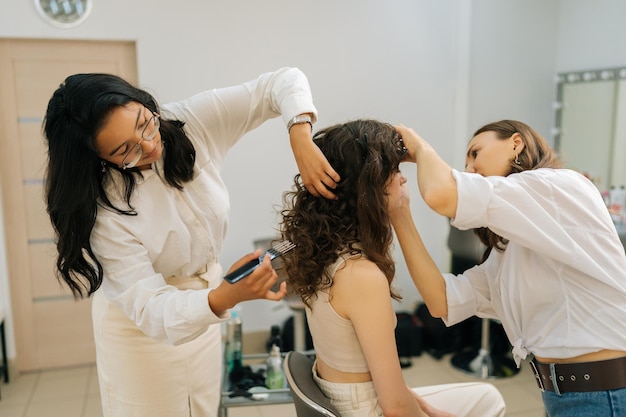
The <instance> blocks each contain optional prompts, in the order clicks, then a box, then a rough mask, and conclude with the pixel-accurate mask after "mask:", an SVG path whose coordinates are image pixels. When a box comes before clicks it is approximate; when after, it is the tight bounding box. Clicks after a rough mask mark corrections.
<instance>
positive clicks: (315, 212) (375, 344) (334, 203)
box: [281, 120, 505, 417]
mask: <svg viewBox="0 0 626 417" xmlns="http://www.w3.org/2000/svg"><path fill="white" fill-rule="evenodd" d="M313 141H314V142H315V143H316V144H317V145H318V147H319V148H320V149H321V150H322V152H323V153H324V155H326V158H327V159H328V161H329V162H330V163H331V165H332V166H334V167H335V168H336V169H337V171H338V172H339V174H340V176H341V180H340V181H339V183H338V184H337V187H336V188H335V190H334V191H335V194H336V196H337V199H336V200H327V199H321V198H316V197H315V196H314V195H312V193H311V192H309V190H307V188H306V187H305V186H304V185H303V183H302V179H301V177H300V176H299V175H298V176H296V177H295V186H294V189H293V190H292V191H291V192H288V193H286V194H285V196H284V200H285V201H284V204H285V207H284V210H283V212H282V215H283V220H282V223H281V232H282V236H283V238H285V239H289V240H291V241H292V242H294V243H295V244H296V247H295V249H293V250H292V251H291V252H289V253H287V254H285V255H284V256H283V260H284V264H285V268H286V271H285V272H286V276H287V277H288V278H287V284H288V287H289V290H290V291H293V293H295V294H298V295H299V296H300V297H301V298H302V301H303V303H304V304H305V311H306V316H307V323H308V326H309V329H310V331H311V336H312V338H313V345H314V348H315V353H316V361H315V364H314V365H313V376H314V378H315V381H316V382H317V384H318V385H319V387H320V389H321V390H322V391H323V392H324V394H326V396H327V397H329V398H330V401H331V403H332V404H333V405H334V406H335V407H336V408H337V410H338V411H339V413H340V414H341V416H342V417H374V416H394V417H404V416H407V417H408V416H410V417H416V416H430V417H450V416H459V417H469V416H472V417H491V416H503V415H504V411H505V406H504V400H503V399H502V396H501V395H500V393H499V392H498V390H497V389H496V388H495V387H494V386H493V385H491V384H488V383H484V382H471V383H459V384H444V385H437V386H426V387H419V388H414V389H411V388H409V387H408V386H407V385H406V382H405V381H404V378H403V375H402V371H401V367H400V361H399V358H398V351H397V347H396V339H395V334H394V329H395V327H396V315H395V312H394V309H393V305H392V300H393V299H396V300H397V299H399V298H400V297H399V295H398V294H397V292H396V291H395V290H394V289H393V288H392V286H391V282H392V280H393V279H394V275H395V265H394V260H393V259H392V256H391V245H392V241H393V232H392V228H391V223H390V220H389V214H388V211H389V210H390V208H391V207H390V206H389V205H390V204H392V203H394V202H397V201H399V200H401V197H400V196H401V195H403V194H406V193H408V189H407V188H406V185H405V183H406V178H405V177H404V175H402V173H401V172H400V169H399V164H400V161H402V159H403V158H404V157H405V154H406V151H407V150H406V148H405V147H404V143H403V141H402V138H401V136H399V135H398V133H397V132H396V130H395V129H394V127H393V126H391V125H389V124H386V123H381V122H378V121H375V120H355V121H351V122H348V123H344V124H339V125H335V126H331V127H328V128H325V129H322V130H320V131H318V132H317V133H316V134H315V135H314V137H313ZM443 410H445V411H443Z"/></svg>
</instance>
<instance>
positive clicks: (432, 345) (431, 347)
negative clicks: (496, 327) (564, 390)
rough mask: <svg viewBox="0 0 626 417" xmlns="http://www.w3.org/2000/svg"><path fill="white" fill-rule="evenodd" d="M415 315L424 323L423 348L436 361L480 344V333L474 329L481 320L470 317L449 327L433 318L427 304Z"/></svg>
mask: <svg viewBox="0 0 626 417" xmlns="http://www.w3.org/2000/svg"><path fill="white" fill-rule="evenodd" d="M415 315H416V316H417V317H418V318H419V319H420V320H421V321H422V323H423V326H424V328H423V332H422V334H423V341H422V344H423V347H424V350H425V351H426V352H427V353H428V354H430V355H431V356H432V357H434V358H435V359H441V357H442V356H443V355H446V354H448V353H455V352H459V351H461V350H463V349H465V348H467V347H470V346H478V345H477V343H478V344H480V333H479V334H478V335H476V334H475V333H474V332H473V331H472V329H474V328H475V326H474V322H475V321H476V320H478V322H480V319H479V318H478V317H470V318H468V319H466V320H464V321H462V322H461V323H457V324H455V325H452V326H450V327H447V326H446V325H445V324H444V322H443V320H442V319H440V318H437V317H433V316H432V315H431V314H430V312H429V311H428V307H426V304H424V303H420V304H419V305H418V306H417V309H416V310H415Z"/></svg>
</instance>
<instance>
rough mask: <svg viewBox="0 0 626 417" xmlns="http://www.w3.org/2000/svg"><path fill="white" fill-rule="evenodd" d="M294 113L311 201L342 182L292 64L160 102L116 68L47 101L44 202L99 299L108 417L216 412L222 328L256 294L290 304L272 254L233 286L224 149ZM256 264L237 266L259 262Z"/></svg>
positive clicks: (61, 259)
mask: <svg viewBox="0 0 626 417" xmlns="http://www.w3.org/2000/svg"><path fill="white" fill-rule="evenodd" d="M277 116H282V118H283V120H284V122H285V123H286V125H287V130H288V134H289V138H290V141H291V146H292V149H293V153H294V156H295V159H296V162H297V164H298V168H299V170H300V172H301V173H302V176H303V178H305V183H306V185H307V187H308V188H309V190H310V192H311V194H312V195H315V196H323V197H328V198H333V197H334V195H333V193H332V189H333V188H334V186H335V182H336V181H337V180H339V177H338V175H337V173H336V172H335V171H334V170H333V169H332V167H331V166H330V165H329V163H328V161H327V160H326V159H325V158H324V156H323V155H322V154H321V152H320V151H319V149H318V148H317V147H316V146H315V144H314V143H313V142H312V140H311V130H312V124H313V122H314V121H315V120H316V108H315V106H314V105H313V101H312V98H311V92H310V89H309V84H308V81H307V79H306V77H305V75H304V74H302V72H301V71H299V70H298V69H296V68H282V69H280V70H278V71H276V72H272V73H266V74H262V75H261V76H259V77H258V78H257V79H255V80H252V81H249V82H247V83H244V84H241V85H238V86H234V87H230V88H223V89H215V90H210V91H204V92H201V93H199V94H197V95H194V96H193V97H190V98H188V99H186V100H182V101H179V102H174V103H170V104H166V105H163V106H159V105H158V104H157V102H156V101H155V99H154V98H153V97H152V96H151V95H150V94H148V93H147V92H146V91H144V90H141V89H139V88H136V87H134V86H133V85H131V84H129V83H128V82H126V81H125V80H123V79H121V78H119V77H117V76H114V75H108V74H76V75H72V76H69V77H68V78H66V79H65V81H64V82H63V84H61V86H60V87H59V88H58V89H57V90H56V91H55V92H54V94H53V96H52V98H51V99H50V101H49V103H48V109H47V113H46V117H45V121H44V134H45V138H46V143H47V146H48V166H47V176H46V184H45V186H46V187H45V188H46V203H47V210H48V213H49V215H50V219H51V221H52V225H53V226H54V229H55V231H56V234H57V239H58V241H57V249H58V259H57V263H56V265H57V268H58V276H59V277H60V279H61V280H62V281H64V282H65V283H66V284H67V285H68V286H69V288H70V289H71V290H72V292H73V293H74V295H75V296H76V297H88V296H92V298H93V304H92V305H93V307H92V314H93V326H94V337H95V342H96V353H97V369H98V376H99V383H100V393H101V398H102V407H103V415H104V416H115V417H119V416H136V417H138V416H150V417H155V416H163V417H173V416H183V415H184V416H194V417H197V416H216V415H217V410H218V405H219V401H220V384H221V378H222V355H221V329H220V323H222V322H223V321H225V320H227V319H228V318H229V317H230V313H229V309H230V308H232V307H233V306H235V305H236V304H238V303H240V302H242V301H246V300H253V299H268V300H280V299H281V298H282V297H283V296H284V295H285V293H286V291H285V285H284V284H283V285H281V286H280V287H279V289H278V290H277V291H276V292H274V291H272V290H271V287H272V286H273V285H274V284H275V283H276V281H277V275H276V272H275V271H274V270H273V268H272V266H271V263H270V261H269V258H268V257H267V256H266V257H265V258H264V259H263V261H262V264H261V266H260V267H259V268H257V269H256V270H255V271H254V272H253V273H252V274H251V275H250V276H248V277H247V278H246V279H244V280H240V281H239V282H237V283H235V284H230V283H228V282H225V281H222V279H221V278H222V276H223V275H224V274H223V270H222V267H221V266H220V264H219V256H220V253H221V250H222V244H223V241H224V235H225V231H226V226H227V222H228V212H229V199H228V192H227V190H226V187H225V184H224V182H223V180H222V178H221V174H220V173H221V171H222V168H223V164H224V159H225V157H226V153H227V152H228V151H229V150H230V149H231V147H232V146H233V145H234V144H235V143H237V141H238V140H239V139H240V138H241V137H242V136H243V135H244V134H245V133H246V132H249V131H250V130H252V129H254V128H256V127H257V126H259V125H260V124H261V123H263V122H264V121H266V120H268V119H270V118H274V117H277ZM260 254H261V253H260V251H258V250H257V251H256V252H254V253H252V254H249V255H247V256H244V257H243V258H242V259H241V260H240V261H238V262H237V263H235V265H233V267H231V269H234V268H236V267H237V266H239V265H241V264H243V263H245V262H247V261H250V260H252V259H254V258H258V257H259V256H260Z"/></svg>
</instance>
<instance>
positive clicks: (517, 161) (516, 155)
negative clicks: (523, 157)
mask: <svg viewBox="0 0 626 417" xmlns="http://www.w3.org/2000/svg"><path fill="white" fill-rule="evenodd" d="M518 156H519V154H518V153H516V154H515V163H516V164H518V165H519V159H518V158H517V157H518Z"/></svg>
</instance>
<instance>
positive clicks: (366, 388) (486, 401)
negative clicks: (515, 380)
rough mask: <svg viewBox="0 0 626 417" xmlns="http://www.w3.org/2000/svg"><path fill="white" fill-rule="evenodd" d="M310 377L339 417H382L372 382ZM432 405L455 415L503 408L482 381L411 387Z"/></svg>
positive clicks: (497, 413) (491, 413)
mask: <svg viewBox="0 0 626 417" xmlns="http://www.w3.org/2000/svg"><path fill="white" fill-rule="evenodd" d="M313 378H314V379H315V382H317V385H318V386H319V387H320V389H321V390H322V392H323V393H324V394H326V396H327V397H328V398H330V402H331V404H333V405H334V406H335V407H336V408H337V410H338V411H339V413H340V414H341V417H384V414H383V410H382V408H381V407H380V404H379V402H378V398H377V396H376V390H375V389H374V383H373V382H371V381H370V382H359V383H338V382H329V381H325V380H323V379H321V378H320V377H319V376H318V375H317V372H316V371H315V368H314V370H313ZM412 389H413V391H415V392H416V393H417V394H418V395H419V396H420V397H422V398H423V399H424V400H426V402H428V403H429V404H430V405H432V406H433V407H435V408H438V409H440V410H444V411H447V412H449V413H452V414H454V415H455V416H458V417H503V416H504V412H505V410H506V407H505V404H504V399H503V398H502V395H501V394H500V391H498V389H497V388H496V387H494V386H493V385H492V384H489V383H486V382H465V383H456V384H441V385H430V386H425V387H417V388H412Z"/></svg>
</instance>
